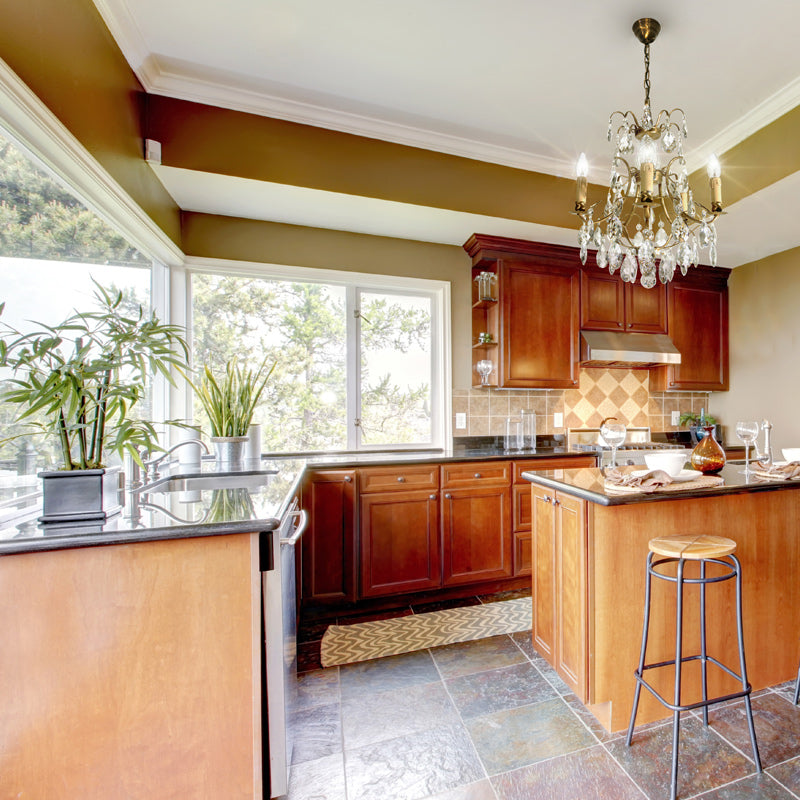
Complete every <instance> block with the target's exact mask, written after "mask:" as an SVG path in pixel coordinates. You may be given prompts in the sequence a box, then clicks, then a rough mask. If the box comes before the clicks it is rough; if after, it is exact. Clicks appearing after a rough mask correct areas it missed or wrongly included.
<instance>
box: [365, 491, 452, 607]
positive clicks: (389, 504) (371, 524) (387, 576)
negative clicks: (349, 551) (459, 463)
mask: <svg viewBox="0 0 800 800" xmlns="http://www.w3.org/2000/svg"><path fill="white" fill-rule="evenodd" d="M359 505H360V511H361V555H360V572H361V596H362V597H380V596H382V595H391V594H401V593H404V592H422V591H425V590H427V589H437V588H438V587H439V586H441V583H442V568H441V548H440V545H439V495H438V492H432V491H430V490H427V489H422V490H420V489H417V490H415V491H411V492H403V491H390V492H375V493H374V494H362V495H361V498H360V503H359Z"/></svg>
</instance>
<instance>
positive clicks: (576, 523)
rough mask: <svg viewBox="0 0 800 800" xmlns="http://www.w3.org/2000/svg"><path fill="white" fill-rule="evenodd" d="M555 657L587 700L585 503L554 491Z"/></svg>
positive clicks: (563, 673)
mask: <svg viewBox="0 0 800 800" xmlns="http://www.w3.org/2000/svg"><path fill="white" fill-rule="evenodd" d="M553 505H554V507H555V551H556V564H555V566H556V623H555V629H556V659H555V667H556V671H557V672H558V674H559V675H560V676H561V678H562V679H563V681H564V682H565V683H566V684H567V686H569V688H570V689H572V691H573V692H575V694H576V695H578V697H579V698H580V699H581V700H585V699H586V693H587V686H588V684H587V681H588V666H587V663H586V658H587V655H586V653H587V641H586V625H587V607H586V604H587V594H586V524H585V521H584V508H585V503H584V502H583V501H581V500H578V499H577V498H575V497H570V496H569V495H565V494H561V493H556V496H555V497H554V499H553Z"/></svg>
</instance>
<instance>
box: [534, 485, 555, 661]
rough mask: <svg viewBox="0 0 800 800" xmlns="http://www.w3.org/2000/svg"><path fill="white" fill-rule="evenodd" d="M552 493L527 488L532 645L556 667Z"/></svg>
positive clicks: (538, 487) (541, 489)
mask: <svg viewBox="0 0 800 800" xmlns="http://www.w3.org/2000/svg"><path fill="white" fill-rule="evenodd" d="M552 501H553V493H552V492H551V491H548V490H546V489H544V488H542V487H540V486H536V485H532V486H531V518H532V524H533V530H532V537H533V540H532V542H533V544H532V548H531V549H532V554H533V587H532V588H533V646H534V647H535V648H536V649H537V650H538V651H539V653H540V654H541V655H542V656H543V657H544V658H545V659H546V660H547V661H548V662H549V663H550V665H551V666H553V667H555V665H556V541H555V507H554V506H553V502H552Z"/></svg>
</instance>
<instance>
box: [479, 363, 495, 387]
mask: <svg viewBox="0 0 800 800" xmlns="http://www.w3.org/2000/svg"><path fill="white" fill-rule="evenodd" d="M475 369H476V370H477V371H478V375H480V376H481V386H488V385H489V375H491V374H492V370H493V369H494V364H492V362H491V359H488V358H482V359H481V360H480V361H479V362H478V363H477V364H476V365H475Z"/></svg>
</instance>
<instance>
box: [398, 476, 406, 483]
mask: <svg viewBox="0 0 800 800" xmlns="http://www.w3.org/2000/svg"><path fill="white" fill-rule="evenodd" d="M397 482H398V483H405V482H406V479H405V478H404V477H403V476H402V475H398V476H397Z"/></svg>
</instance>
